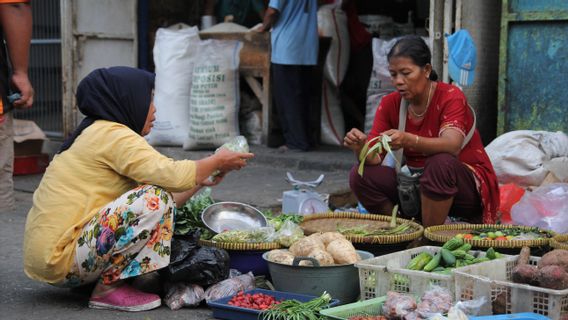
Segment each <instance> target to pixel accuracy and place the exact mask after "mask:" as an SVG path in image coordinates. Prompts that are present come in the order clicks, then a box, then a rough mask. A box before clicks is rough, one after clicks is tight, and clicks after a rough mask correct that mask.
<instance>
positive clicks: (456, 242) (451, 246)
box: [442, 237, 464, 251]
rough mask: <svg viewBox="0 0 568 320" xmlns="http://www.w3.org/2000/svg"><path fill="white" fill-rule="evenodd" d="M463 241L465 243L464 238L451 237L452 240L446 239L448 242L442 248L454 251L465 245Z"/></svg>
mask: <svg viewBox="0 0 568 320" xmlns="http://www.w3.org/2000/svg"><path fill="white" fill-rule="evenodd" d="M463 243H464V242H463V239H460V238H456V237H454V238H451V239H450V240H448V241H446V243H444V245H443V246H442V248H444V249H448V250H450V251H452V250H456V249H457V248H459V247H461V246H462V245H463Z"/></svg>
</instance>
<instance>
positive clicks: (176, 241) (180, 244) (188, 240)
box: [170, 229, 201, 264]
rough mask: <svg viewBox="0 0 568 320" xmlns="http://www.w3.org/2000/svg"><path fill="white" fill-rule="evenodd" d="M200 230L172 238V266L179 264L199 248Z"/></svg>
mask: <svg viewBox="0 0 568 320" xmlns="http://www.w3.org/2000/svg"><path fill="white" fill-rule="evenodd" d="M200 236H201V232H200V231H199V229H193V230H190V231H189V232H188V233H187V234H185V235H175V236H174V237H173V238H172V249H171V254H170V264H177V263H179V262H181V261H183V260H184V259H185V258H187V257H188V256H189V255H190V254H191V253H192V252H193V250H195V249H197V247H199V244H198V243H199V237H200Z"/></svg>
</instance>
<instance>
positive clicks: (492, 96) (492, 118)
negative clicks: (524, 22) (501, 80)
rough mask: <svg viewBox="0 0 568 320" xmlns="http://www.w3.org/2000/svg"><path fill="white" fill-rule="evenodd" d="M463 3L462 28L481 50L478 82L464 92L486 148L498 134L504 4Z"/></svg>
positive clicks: (487, 1)
mask: <svg viewBox="0 0 568 320" xmlns="http://www.w3.org/2000/svg"><path fill="white" fill-rule="evenodd" d="M461 3H462V8H461V12H462V17H461V27H462V29H467V30H468V31H469V32H470V34H471V36H472V37H473V40H474V41H475V44H476V46H477V67H476V69H475V72H476V74H475V82H474V84H473V86H471V87H467V88H464V92H465V94H466V96H467V98H468V101H469V102H470V103H471V105H472V106H473V107H474V108H475V109H476V110H477V121H478V125H477V128H478V129H479V132H480V134H481V137H482V139H483V142H484V144H488V143H489V142H491V140H493V139H494V138H495V135H496V132H497V113H498V112H497V111H498V110H497V80H498V76H499V30H500V20H501V1H500V0H498V1H495V0H476V1H467V0H465V1H461Z"/></svg>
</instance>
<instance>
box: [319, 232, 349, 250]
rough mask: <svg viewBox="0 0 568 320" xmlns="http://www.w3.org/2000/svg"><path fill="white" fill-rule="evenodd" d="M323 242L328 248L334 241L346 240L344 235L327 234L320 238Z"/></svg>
mask: <svg viewBox="0 0 568 320" xmlns="http://www.w3.org/2000/svg"><path fill="white" fill-rule="evenodd" d="M320 239H321V241H322V242H323V244H324V245H325V246H326V247H327V245H328V244H329V243H330V242H332V241H333V240H337V239H346V238H345V236H344V235H342V234H341V233H339V232H326V233H323V234H322V235H321V236H320Z"/></svg>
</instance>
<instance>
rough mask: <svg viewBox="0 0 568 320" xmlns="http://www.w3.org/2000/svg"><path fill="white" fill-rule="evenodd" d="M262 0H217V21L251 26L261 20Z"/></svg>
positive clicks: (262, 13)
mask: <svg viewBox="0 0 568 320" xmlns="http://www.w3.org/2000/svg"><path fill="white" fill-rule="evenodd" d="M263 17H264V1H262V0H218V1H217V21H219V22H233V23H236V24H240V25H241V26H245V27H247V28H252V27H254V26H255V25H257V24H259V23H260V22H262V19H263Z"/></svg>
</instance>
